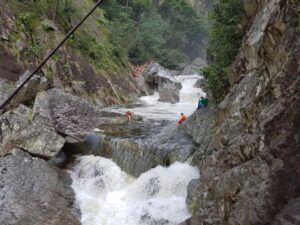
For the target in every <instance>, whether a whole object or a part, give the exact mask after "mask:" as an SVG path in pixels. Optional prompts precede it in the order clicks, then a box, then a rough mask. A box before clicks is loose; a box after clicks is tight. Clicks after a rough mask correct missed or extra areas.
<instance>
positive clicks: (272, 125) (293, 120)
mask: <svg viewBox="0 0 300 225" xmlns="http://www.w3.org/2000/svg"><path fill="white" fill-rule="evenodd" d="M244 10H245V18H247V20H246V21H247V22H246V24H245V26H246V27H247V33H246V36H245V37H244V39H243V43H242V46H241V48H240V50H239V53H238V55H237V57H236V60H235V62H234V63H233V65H232V72H231V74H230V83H231V89H230V91H229V93H228V94H227V96H226V97H225V99H224V100H223V101H222V102H221V103H220V104H219V105H218V107H217V109H216V113H215V116H214V118H213V119H211V122H210V121H209V120H207V119H206V118H211V117H210V116H211V115H213V114H212V113H209V115H208V114H207V113H205V110H206V109H204V110H198V111H197V112H195V114H194V115H193V116H191V118H190V119H189V120H188V122H187V123H186V132H187V133H188V134H189V135H191V136H192V137H193V138H194V140H195V141H196V142H197V143H198V144H199V145H200V147H199V149H198V150H197V151H196V153H195V155H194V157H193V163H194V165H197V166H198V167H199V168H200V171H201V172H200V173H201V175H200V179H199V180H194V181H193V182H191V183H190V185H189V195H188V199H187V203H188V205H189V207H190V209H191V211H192V212H193V218H192V219H191V220H189V221H187V222H186V224H194V225H200V224H206V225H207V224H214V225H217V224H234V225H238V224H241V225H246V224H271V223H273V224H288V222H287V221H286V218H288V219H287V220H289V224H296V223H297V221H298V223H299V219H298V220H297V218H298V217H297V216H295V212H297V210H295V207H296V206H297V200H293V199H294V198H296V197H299V196H300V179H299V177H300V166H299V161H300V141H299V140H300V93H299V91H300V89H299V88H300V76H299V73H300V38H299V37H300V2H299V1H298V0H264V1H250V0H249V1H248V0H246V1H244ZM208 110H209V109H208ZM203 135H205V136H206V137H205V138H201V137H202V136H203ZM289 201H291V203H290V204H291V205H288V206H287V207H286V209H285V210H284V211H283V212H282V213H281V214H279V215H278V216H277V217H276V221H275V220H274V219H275V216H276V215H277V214H278V213H279V212H280V211H281V210H282V209H283V208H284V207H285V205H286V204H288V202H289ZM295 201H296V203H295ZM298 201H299V199H298ZM293 207H294V208H293ZM298 212H299V211H298ZM284 218H285V219H284ZM272 221H273V222H272Z"/></svg>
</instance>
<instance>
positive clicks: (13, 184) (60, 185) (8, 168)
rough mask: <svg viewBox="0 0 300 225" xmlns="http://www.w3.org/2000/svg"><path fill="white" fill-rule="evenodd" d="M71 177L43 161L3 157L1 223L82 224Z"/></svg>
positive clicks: (0, 190)
mask: <svg viewBox="0 0 300 225" xmlns="http://www.w3.org/2000/svg"><path fill="white" fill-rule="evenodd" d="M70 185H71V178H70V177H69V175H68V174H67V173H66V172H64V171H62V170H59V169H57V168H55V167H52V166H50V165H49V164H48V163H47V162H45V161H44V160H42V159H38V158H32V157H30V156H27V157H26V156H21V155H19V154H18V155H14V156H8V157H4V158H0V224H2V225H42V224H53V225H61V224H65V225H80V214H79V212H78V210H77V209H75V207H74V193H73V191H72V189H71V186H70Z"/></svg>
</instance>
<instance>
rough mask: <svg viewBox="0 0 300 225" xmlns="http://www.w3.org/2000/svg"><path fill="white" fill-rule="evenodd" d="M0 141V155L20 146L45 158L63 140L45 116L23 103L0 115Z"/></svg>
mask: <svg viewBox="0 0 300 225" xmlns="http://www.w3.org/2000/svg"><path fill="white" fill-rule="evenodd" d="M0 141H1V142H0V143H1V144H0V156H3V155H6V154H9V153H10V152H11V150H12V149H13V148H20V149H23V150H25V151H27V152H29V153H31V154H33V155H37V156H41V157H45V158H50V157H53V156H54V155H56V154H57V153H58V152H59V150H60V149H61V148H62V147H63V145H64V142H65V140H64V138H63V137H61V136H60V135H58V134H57V133H56V131H55V129H54V128H53V127H51V126H49V124H48V121H47V120H46V119H45V118H43V117H40V116H38V115H36V116H34V115H33V112H32V110H31V109H30V108H27V107H26V106H24V105H19V107H18V108H16V109H15V110H12V111H8V112H6V113H5V114H3V115H2V116H1V117H0Z"/></svg>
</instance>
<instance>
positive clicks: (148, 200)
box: [72, 156, 198, 225]
mask: <svg viewBox="0 0 300 225" xmlns="http://www.w3.org/2000/svg"><path fill="white" fill-rule="evenodd" d="M72 178H73V185H72V186H73V189H74V190H75V193H76V200H77V202H78V204H79V206H80V209H81V213H82V219H81V222H82V224H83V225H177V224H179V223H181V222H183V221H184V220H186V219H188V218H189V217H190V214H189V212H188V211H187V208H186V204H185V199H186V195H187V185H188V183H189V182H190V181H191V180H192V179H195V178H198V171H197V169H196V168H194V167H191V166H190V165H188V164H183V163H175V164H173V165H171V166H170V167H168V168H164V167H161V166H158V167H156V168H154V169H151V170H149V171H147V172H146V173H144V174H142V175H141V176H140V177H138V178H137V179H135V178H133V177H130V176H128V175H127V174H126V173H124V172H122V171H121V169H120V168H119V167H118V166H117V165H116V164H115V163H114V162H112V161H111V160H109V159H105V158H101V157H95V156H84V157H81V159H80V162H79V164H77V166H76V167H75V168H74V170H73V172H72Z"/></svg>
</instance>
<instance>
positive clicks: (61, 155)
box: [48, 149, 69, 168]
mask: <svg viewBox="0 0 300 225" xmlns="http://www.w3.org/2000/svg"><path fill="white" fill-rule="evenodd" d="M68 160H69V159H68V158H67V156H66V154H65V152H64V151H63V149H62V150H60V151H59V152H58V153H57V154H56V155H55V156H53V157H52V158H51V159H50V160H49V161H48V163H49V164H51V165H53V166H57V167H59V168H64V167H65V166H66V165H67V163H68Z"/></svg>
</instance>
